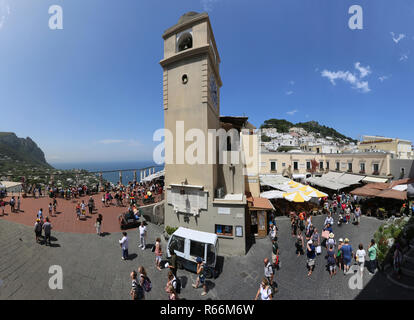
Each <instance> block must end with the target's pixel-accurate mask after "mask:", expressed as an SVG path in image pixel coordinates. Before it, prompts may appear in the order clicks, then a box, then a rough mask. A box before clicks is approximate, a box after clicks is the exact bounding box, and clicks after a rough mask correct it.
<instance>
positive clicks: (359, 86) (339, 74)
mask: <svg viewBox="0 0 414 320" xmlns="http://www.w3.org/2000/svg"><path fill="white" fill-rule="evenodd" d="M354 67H355V69H357V70H358V71H359V73H360V75H359V76H358V75H356V74H355V73H352V72H350V71H341V70H340V71H329V70H326V69H325V70H323V71H322V72H321V75H322V77H324V78H328V79H329V81H330V82H331V83H332V84H333V85H336V80H342V81H344V82H347V83H349V84H351V85H352V88H353V89H356V90H359V91H360V92H362V93H367V92H370V91H371V89H370V88H369V84H368V81H362V79H363V78H365V77H366V76H368V75H369V74H370V73H371V68H370V67H369V66H367V67H363V66H361V64H360V63H359V62H356V63H355V64H354Z"/></svg>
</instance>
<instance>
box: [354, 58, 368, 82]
mask: <svg viewBox="0 0 414 320" xmlns="http://www.w3.org/2000/svg"><path fill="white" fill-rule="evenodd" d="M355 69H357V70H358V71H359V72H360V73H361V75H360V78H361V79H362V78H365V77H366V76H368V75H369V74H370V73H371V68H370V67H369V66H367V67H363V66H361V63H359V62H357V63H355Z"/></svg>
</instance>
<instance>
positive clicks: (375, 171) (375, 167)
mask: <svg viewBox="0 0 414 320" xmlns="http://www.w3.org/2000/svg"><path fill="white" fill-rule="evenodd" d="M372 174H376V175H378V174H379V164H378V163H373V164H372Z"/></svg>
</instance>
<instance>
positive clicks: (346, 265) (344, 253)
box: [341, 238, 353, 274]
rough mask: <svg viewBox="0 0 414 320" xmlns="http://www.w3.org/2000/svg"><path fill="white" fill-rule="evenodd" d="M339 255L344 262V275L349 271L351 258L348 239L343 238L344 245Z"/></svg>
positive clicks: (350, 247) (351, 253)
mask: <svg viewBox="0 0 414 320" xmlns="http://www.w3.org/2000/svg"><path fill="white" fill-rule="evenodd" d="M341 253H342V257H343V261H344V274H346V273H347V272H348V271H349V268H350V266H351V261H352V257H353V250H352V246H351V245H350V244H349V239H348V238H345V240H344V245H343V246H342V247H341Z"/></svg>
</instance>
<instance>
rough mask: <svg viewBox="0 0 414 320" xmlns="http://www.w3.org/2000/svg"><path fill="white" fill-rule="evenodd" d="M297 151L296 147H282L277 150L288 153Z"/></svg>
mask: <svg viewBox="0 0 414 320" xmlns="http://www.w3.org/2000/svg"><path fill="white" fill-rule="evenodd" d="M294 149H297V148H296V147H289V146H281V147H279V148H277V150H276V151H277V152H288V151H290V150H294Z"/></svg>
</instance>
